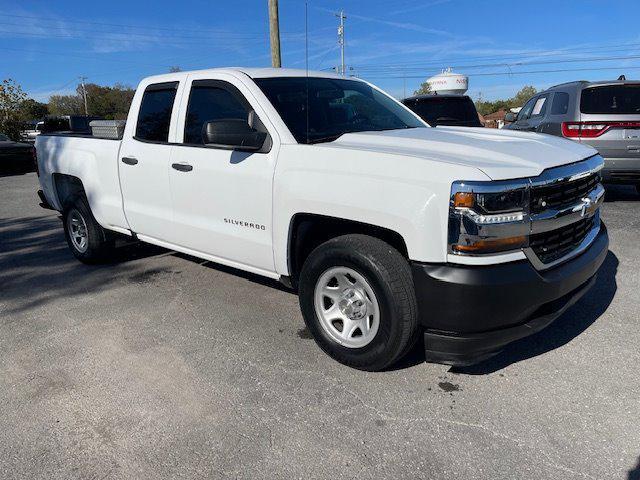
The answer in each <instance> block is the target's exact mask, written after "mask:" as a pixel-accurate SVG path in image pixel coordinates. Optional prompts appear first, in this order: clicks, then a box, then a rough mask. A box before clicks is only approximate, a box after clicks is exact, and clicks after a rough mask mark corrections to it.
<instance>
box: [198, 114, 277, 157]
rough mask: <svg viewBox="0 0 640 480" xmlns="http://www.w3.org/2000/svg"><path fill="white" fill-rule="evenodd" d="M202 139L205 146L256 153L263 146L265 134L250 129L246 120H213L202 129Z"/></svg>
mask: <svg viewBox="0 0 640 480" xmlns="http://www.w3.org/2000/svg"><path fill="white" fill-rule="evenodd" d="M202 139H203V141H204V144H205V145H211V146H216V147H219V148H226V149H229V150H240V151H243V152H257V151H258V150H260V149H261V148H262V146H263V145H264V141H265V140H266V139H267V133H266V132H259V131H258V130H256V129H255V128H251V126H249V124H248V123H247V121H246V120H239V119H227V120H214V121H212V122H207V123H205V124H204V126H203V127H202Z"/></svg>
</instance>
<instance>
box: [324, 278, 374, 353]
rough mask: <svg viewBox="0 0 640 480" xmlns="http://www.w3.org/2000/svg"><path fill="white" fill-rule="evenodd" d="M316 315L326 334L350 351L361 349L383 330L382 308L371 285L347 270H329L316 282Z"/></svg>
mask: <svg viewBox="0 0 640 480" xmlns="http://www.w3.org/2000/svg"><path fill="white" fill-rule="evenodd" d="M314 305H315V310H316V315H317V316H318V320H319V321H320V325H321V326H322V329H323V330H324V331H325V333H326V334H327V335H328V336H329V337H330V338H331V339H332V340H333V341H335V342H336V343H338V344H340V345H342V346H343V347H347V348H362V347H364V346H366V345H368V344H369V343H371V341H372V340H373V339H374V338H375V336H376V334H377V333H378V328H379V327H380V307H379V305H378V299H377V298H376V294H375V293H374V291H373V288H371V285H369V282H368V281H367V280H366V279H365V278H364V277H363V276H362V275H360V274H359V273H358V272H356V271H355V270H353V269H351V268H348V267H332V268H330V269H328V270H326V271H325V272H324V273H323V274H322V275H320V278H319V279H318V282H317V283H316V288H315V293H314Z"/></svg>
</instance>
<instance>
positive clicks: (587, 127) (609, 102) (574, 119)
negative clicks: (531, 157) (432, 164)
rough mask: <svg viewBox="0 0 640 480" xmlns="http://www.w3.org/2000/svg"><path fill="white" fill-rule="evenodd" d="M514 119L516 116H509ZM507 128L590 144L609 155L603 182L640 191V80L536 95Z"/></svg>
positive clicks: (580, 84) (568, 86)
mask: <svg viewBox="0 0 640 480" xmlns="http://www.w3.org/2000/svg"><path fill="white" fill-rule="evenodd" d="M509 117H511V118H509ZM505 120H507V121H509V120H512V121H514V122H513V123H511V124H510V125H508V126H506V127H505V128H508V129H510V130H524V131H531V132H540V133H548V134H550V135H557V136H563V137H566V138H569V139H571V140H575V141H577V142H582V143H586V144H589V145H591V146H592V147H594V148H596V149H597V150H598V151H599V152H600V155H602V156H603V157H604V160H605V167H604V170H603V180H604V181H605V182H610V183H632V184H635V186H636V189H638V192H639V193H640V82H638V81H627V80H614V81H608V82H606V81H605V82H587V81H578V82H570V83H563V84H561V85H556V86H555V87H551V88H550V89H548V90H546V91H544V92H540V93H538V94H536V95H534V96H533V97H532V98H531V99H529V101H528V102H527V103H526V104H525V105H524V107H522V110H520V112H519V113H518V116H517V117H515V116H513V114H511V116H509V115H508V116H507V117H506V118H505Z"/></svg>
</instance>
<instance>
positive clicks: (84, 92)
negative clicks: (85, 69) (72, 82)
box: [78, 76, 89, 115]
mask: <svg viewBox="0 0 640 480" xmlns="http://www.w3.org/2000/svg"><path fill="white" fill-rule="evenodd" d="M78 78H79V79H80V83H81V84H82V96H83V97H84V114H85V115H89V110H88V108H87V87H86V86H85V84H84V81H85V80H86V79H87V77H83V76H80V77H78Z"/></svg>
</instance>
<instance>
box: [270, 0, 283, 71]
mask: <svg viewBox="0 0 640 480" xmlns="http://www.w3.org/2000/svg"><path fill="white" fill-rule="evenodd" d="M269 34H270V36H271V65H272V66H273V67H274V68H280V67H282V62H281V60H280V21H279V19H278V0H269Z"/></svg>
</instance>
